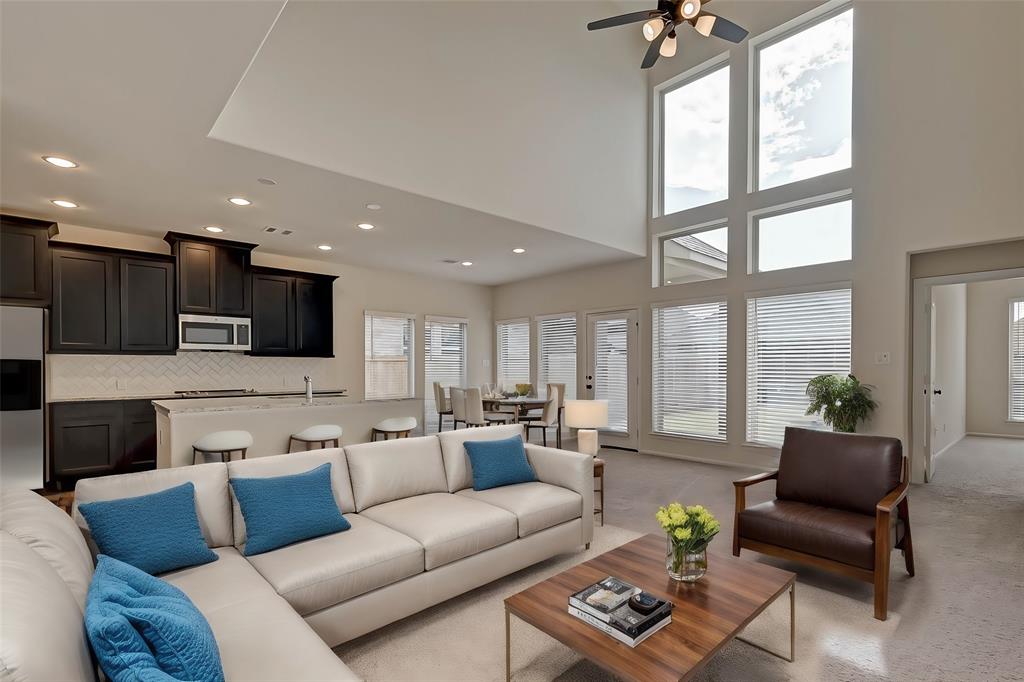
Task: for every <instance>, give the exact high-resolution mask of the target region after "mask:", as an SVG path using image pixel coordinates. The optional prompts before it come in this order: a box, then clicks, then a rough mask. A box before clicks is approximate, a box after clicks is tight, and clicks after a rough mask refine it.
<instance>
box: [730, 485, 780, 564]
mask: <svg viewBox="0 0 1024 682" xmlns="http://www.w3.org/2000/svg"><path fill="white" fill-rule="evenodd" d="M778 477H779V471H778V469H776V470H775V471H765V472H762V473H760V474H754V475H753V476H747V477H746V478H741V479H740V480H738V481H733V482H732V484H733V487H734V488H735V490H736V516H735V517H733V524H732V553H733V554H734V555H736V556H739V555H740V512H741V511H743V510H744V509H746V508H747V486H751V485H754V484H755V483H764V482H765V481H771V480H774V479H777V478H778Z"/></svg>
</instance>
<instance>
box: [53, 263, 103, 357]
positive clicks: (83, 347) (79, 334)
mask: <svg viewBox="0 0 1024 682" xmlns="http://www.w3.org/2000/svg"><path fill="white" fill-rule="evenodd" d="M51 256H52V268H53V308H52V310H51V312H50V351H51V352H55V353H110V352H116V351H118V350H119V349H120V343H121V340H120V314H121V311H120V304H119V299H120V295H119V292H118V279H119V276H118V271H117V270H118V268H117V266H118V258H117V256H115V255H113V254H110V253H105V252H97V251H86V250H80V249H72V248H55V249H51Z"/></svg>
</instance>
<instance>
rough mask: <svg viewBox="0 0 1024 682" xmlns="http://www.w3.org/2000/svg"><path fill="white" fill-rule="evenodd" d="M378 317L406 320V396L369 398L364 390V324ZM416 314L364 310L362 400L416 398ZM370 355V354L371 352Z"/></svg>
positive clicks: (365, 349)
mask: <svg viewBox="0 0 1024 682" xmlns="http://www.w3.org/2000/svg"><path fill="white" fill-rule="evenodd" d="M375 317H379V318H382V319H396V320H407V321H408V322H409V350H408V353H407V354H406V357H407V359H408V373H409V379H408V380H409V391H408V393H407V395H405V396H403V397H396V396H388V397H372V398H371V397H370V396H369V392H368V391H367V390H366V389H367V386H368V383H367V382H368V380H369V377H368V375H367V372H366V362H367V360H369V359H372V358H367V357H366V352H367V350H368V349H367V348H366V324H367V321H368V320H370V319H372V318H375ZM416 317H417V316H416V313H395V312H387V311H382V310H364V311H363V400H365V401H381V400H410V399H413V398H415V397H416ZM371 355H372V352H371Z"/></svg>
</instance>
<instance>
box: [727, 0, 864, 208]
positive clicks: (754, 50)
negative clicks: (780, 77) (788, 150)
mask: <svg viewBox="0 0 1024 682" xmlns="http://www.w3.org/2000/svg"><path fill="white" fill-rule="evenodd" d="M852 8H853V1H852V0H829V2H826V3H824V4H822V5H819V6H818V7H815V8H814V9H812V10H809V11H807V12H804V13H803V14H801V15H800V16H797V17H794V18H793V19H790V20H789V21H787V22H785V23H783V24H780V25H778V26H776V27H775V28H772V29H769V30H767V31H765V32H764V33H761V34H759V35H757V36H754V37H752V38H750V39H749V40H748V41H747V194H757V193H759V192H769V191H773V190H778V189H779V188H781V187H791V186H793V185H796V184H799V183H802V182H808V181H812V180H815V179H816V178H820V177H824V176H828V175H833V174H835V173H849V172H851V171H852V170H853V168H854V159H853V158H852V156H851V158H850V165H849V166H848V167H846V168H837V169H836V170H834V171H830V172H828V173H821V174H820V175H815V176H812V177H810V178H802V179H800V180H794V181H792V182H787V183H783V184H781V185H774V186H772V187H765V188H762V187H760V186H759V185H760V177H759V175H760V168H759V165H760V157H761V154H760V145H761V61H760V56H761V50H763V49H765V48H767V47H771V46H772V45H775V44H777V43H780V42H782V41H783V40H786V39H787V38H791V37H793V36H795V35H796V34H798V33H800V32H801V31H804V30H805V29H808V28H811V27H812V26H816V25H817V24H820V23H822V22H824V21H828V20H829V19H831V18H833V17H835V16H837V15H839V14H842V13H843V12H845V11H846V10H848V9H852ZM850 132H851V142H853V139H852V134H853V131H852V129H851V131H850Z"/></svg>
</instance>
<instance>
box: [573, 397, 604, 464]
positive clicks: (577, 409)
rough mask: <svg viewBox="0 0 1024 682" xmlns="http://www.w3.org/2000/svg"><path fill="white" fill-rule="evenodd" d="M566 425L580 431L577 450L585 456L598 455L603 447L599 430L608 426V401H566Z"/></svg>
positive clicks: (577, 435) (577, 436)
mask: <svg viewBox="0 0 1024 682" xmlns="http://www.w3.org/2000/svg"><path fill="white" fill-rule="evenodd" d="M565 425H566V426H568V427H569V428H573V429H579V430H578V431H577V432H576V438H577V440H578V444H577V448H576V449H577V450H579V451H580V452H582V453H583V454H585V455H591V456H594V455H597V451H598V449H599V448H600V447H601V446H600V444H599V443H598V440H597V429H600V428H602V427H605V426H608V401H607V400H566V401H565Z"/></svg>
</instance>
